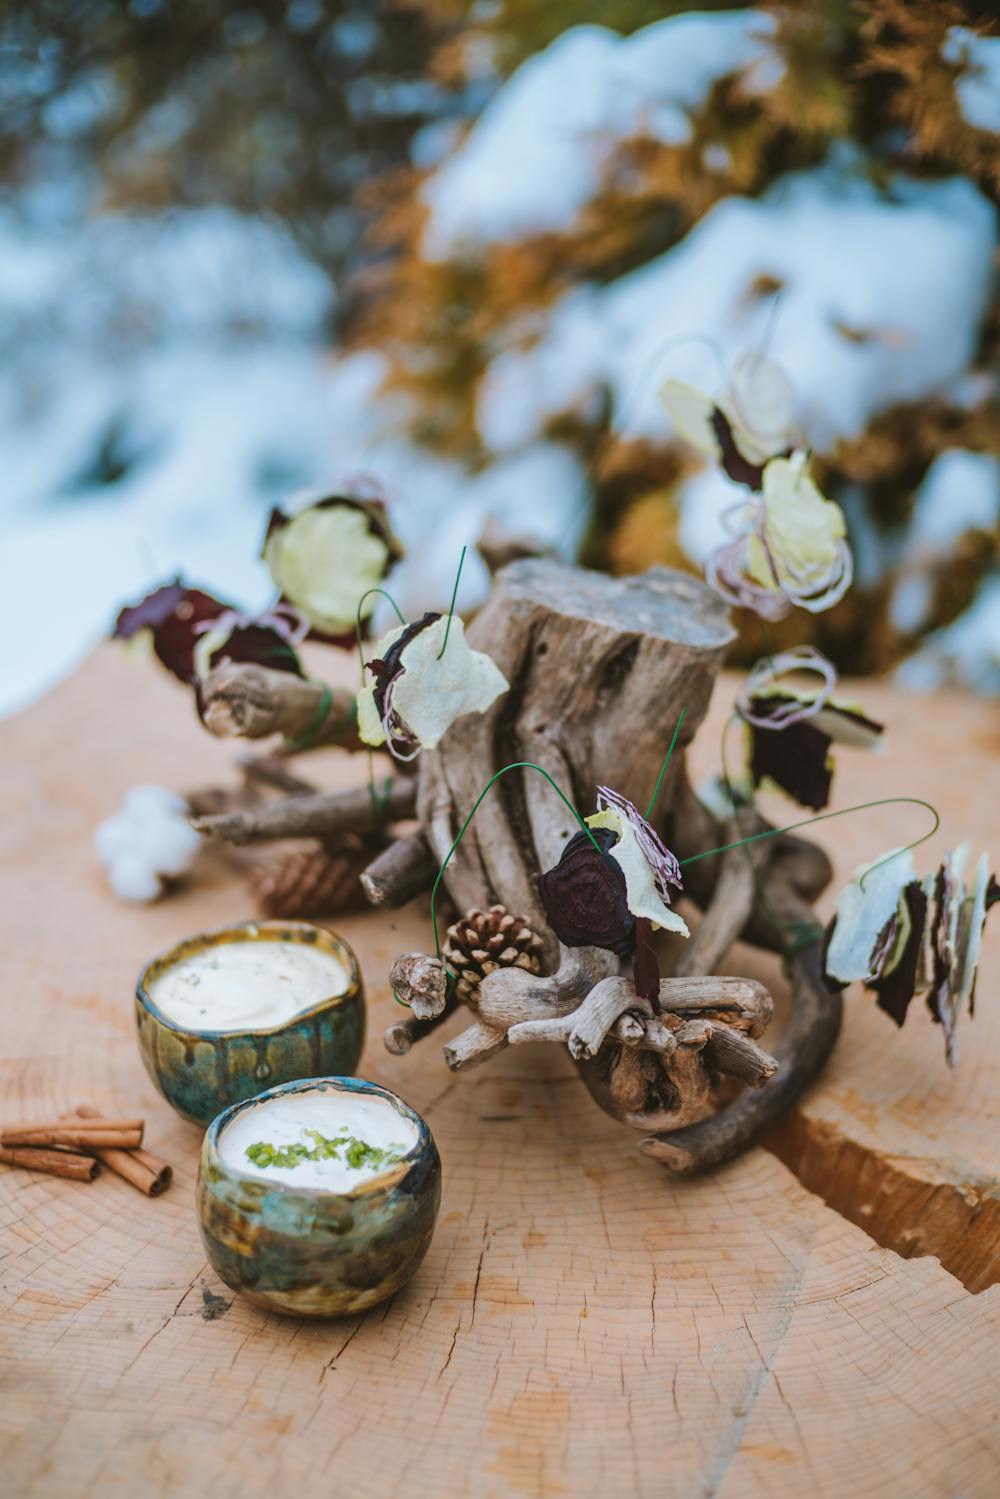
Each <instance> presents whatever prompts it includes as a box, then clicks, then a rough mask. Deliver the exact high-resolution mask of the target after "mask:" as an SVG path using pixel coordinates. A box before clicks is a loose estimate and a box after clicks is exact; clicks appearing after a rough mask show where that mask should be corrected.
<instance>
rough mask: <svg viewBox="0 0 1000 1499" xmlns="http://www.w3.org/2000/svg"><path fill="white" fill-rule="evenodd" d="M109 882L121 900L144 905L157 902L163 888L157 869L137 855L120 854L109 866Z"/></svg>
mask: <svg viewBox="0 0 1000 1499" xmlns="http://www.w3.org/2000/svg"><path fill="white" fill-rule="evenodd" d="M108 880H109V881H110V884H111V888H112V890H113V891H114V892H115V894H116V895H117V896H118V898H119V900H127V901H134V902H135V903H136V904H144V903H146V902H148V901H151V900H156V898H157V897H158V896H159V894H160V891H161V889H162V886H161V884H160V877H159V875H158V874H157V873H156V871H155V869H151V868H150V866H149V865H148V864H147V863H146V861H145V859H143V858H141V857H140V856H139V855H137V854H120V855H119V856H118V857H117V858H116V859H113V860H112V861H111V863H109V865H108Z"/></svg>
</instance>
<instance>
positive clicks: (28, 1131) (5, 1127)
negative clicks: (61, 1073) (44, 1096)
mask: <svg viewBox="0 0 1000 1499" xmlns="http://www.w3.org/2000/svg"><path fill="white" fill-rule="evenodd" d="M145 1123H146V1121H145V1119H104V1118H98V1119H94V1120H91V1121H90V1122H89V1123H88V1124H87V1128H88V1129H89V1130H91V1131H92V1132H93V1133H95V1134H97V1133H104V1132H105V1131H107V1130H111V1131H113V1132H114V1133H116V1134H117V1133H120V1132H125V1133H128V1134H134V1133H135V1132H136V1131H137V1130H138V1132H139V1133H140V1134H142V1129H143V1126H144V1124H145ZM69 1127H71V1128H80V1127H81V1126H79V1125H77V1124H71V1125H70V1126H69ZM66 1128H67V1120H66V1115H65V1114H61V1115H60V1116H59V1118H58V1119H46V1118H43V1119H21V1120H18V1121H17V1122H16V1123H14V1124H0V1131H2V1133H3V1135H4V1136H5V1137H6V1136H7V1135H11V1136H13V1135H35V1134H38V1133H39V1132H40V1131H42V1130H48V1129H66Z"/></svg>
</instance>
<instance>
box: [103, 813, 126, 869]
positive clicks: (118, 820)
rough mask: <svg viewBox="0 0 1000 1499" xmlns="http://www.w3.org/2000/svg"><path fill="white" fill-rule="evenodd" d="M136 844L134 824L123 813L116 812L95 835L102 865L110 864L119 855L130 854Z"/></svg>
mask: <svg viewBox="0 0 1000 1499" xmlns="http://www.w3.org/2000/svg"><path fill="white" fill-rule="evenodd" d="M134 842H135V831H134V824H133V822H132V819H131V818H129V817H126V816H125V814H124V813H123V812H116V813H115V815H114V817H109V818H108V819H107V821H106V822H102V823H101V825H100V827H99V828H98V829H97V830H96V832H95V833H94V848H95V849H96V850H97V857H98V858H99V859H100V861H101V863H102V864H110V863H111V861H112V859H115V858H116V857H117V856H118V855H119V854H124V853H128V851H129V850H130V849H131V848H132V846H133V844H134Z"/></svg>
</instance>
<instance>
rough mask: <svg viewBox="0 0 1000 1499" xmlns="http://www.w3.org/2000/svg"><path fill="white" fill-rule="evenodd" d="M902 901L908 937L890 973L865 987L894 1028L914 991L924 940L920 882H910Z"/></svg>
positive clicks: (923, 899) (924, 913)
mask: <svg viewBox="0 0 1000 1499" xmlns="http://www.w3.org/2000/svg"><path fill="white" fill-rule="evenodd" d="M903 899H904V900H905V902H906V909H907V911H908V912H909V917H910V934H909V936H908V937H907V939H906V945H905V947H904V948H903V951H902V953H901V954H900V957H899V961H898V962H897V963H896V965H895V967H893V968H892V969H891V970H890V972H889V973H883V974H882V975H881V976H880V977H879V978H877V979H872V980H870V982H869V983H868V984H867V986H866V987H867V988H869V989H871V991H872V993H873V994H874V995H875V996H876V1003H877V1005H878V1007H879V1009H880V1010H884V1011H885V1013H886V1014H887V1015H891V1016H892V1018H893V1020H895V1022H896V1024H897V1025H902V1024H903V1021H904V1020H905V1019H906V1012H907V1010H908V1009H909V1007H910V1001H911V1000H912V999H913V997H914V995H915V994H916V991H917V967H918V964H919V962H920V946H921V943H922V942H923V940H924V923H925V922H926V920H927V904H928V902H927V896H926V895H925V894H924V889H923V886H922V885H921V883H920V881H919V880H911V881H910V883H909V884H908V885H907V886H906V887H905V889H904V890H903Z"/></svg>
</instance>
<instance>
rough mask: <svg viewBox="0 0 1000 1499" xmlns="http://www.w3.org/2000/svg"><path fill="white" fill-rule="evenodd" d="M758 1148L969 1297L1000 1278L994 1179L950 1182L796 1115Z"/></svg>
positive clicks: (927, 1165) (910, 1160)
mask: <svg viewBox="0 0 1000 1499" xmlns="http://www.w3.org/2000/svg"><path fill="white" fill-rule="evenodd" d="M762 1143H763V1144H764V1145H765V1146H766V1147H767V1149H768V1150H770V1151H771V1152H772V1153H773V1154H774V1155H776V1156H777V1157H778V1159H779V1160H780V1161H781V1162H782V1163H783V1164H784V1165H785V1166H787V1167H788V1169H789V1170H790V1171H791V1172H792V1173H793V1175H794V1176H796V1177H797V1178H798V1180H799V1181H800V1182H801V1183H802V1185H803V1186H804V1187H805V1188H806V1189H807V1190H808V1191H810V1192H814V1193H815V1194H816V1196H817V1197H819V1198H821V1199H822V1200H823V1202H825V1203H826V1205H827V1207H829V1208H832V1209H833V1211H834V1212H836V1213H839V1214H840V1215H841V1217H843V1218H846V1219H847V1221H848V1222H849V1223H853V1224H854V1225H855V1226H856V1227H858V1228H860V1229H863V1231H864V1232H865V1233H866V1234H868V1236H869V1238H871V1239H873V1240H874V1241H875V1243H876V1244H879V1245H881V1246H882V1248H883V1249H891V1250H892V1251H893V1253H895V1254H898V1255H900V1256H901V1258H903V1259H915V1258H917V1257H919V1256H930V1257H931V1258H933V1259H936V1260H938V1262H939V1263H940V1264H941V1266H942V1267H943V1268H944V1269H945V1270H947V1271H949V1272H950V1274H952V1275H954V1276H955V1278H956V1279H957V1280H959V1281H961V1283H962V1285H963V1286H965V1288H966V1290H967V1291H971V1292H972V1293H973V1294H978V1293H979V1292H980V1291H985V1290H987V1289H988V1288H989V1287H990V1286H992V1285H996V1284H997V1282H998V1281H1000V1197H998V1195H997V1190H996V1184H995V1183H994V1182H973V1181H959V1180H948V1179H947V1178H946V1177H945V1176H944V1175H943V1173H942V1172H941V1171H940V1168H937V1167H935V1166H934V1164H933V1163H932V1162H931V1161H929V1160H921V1159H919V1158H917V1157H906V1156H902V1155H889V1154H886V1153H883V1152H881V1151H879V1150H877V1149H875V1148H873V1147H871V1146H868V1145H865V1144H864V1143H862V1142H861V1141H859V1140H855V1139H852V1138H851V1137H850V1136H849V1135H847V1134H845V1133H844V1132H843V1131H842V1130H839V1129H837V1128H836V1127H835V1126H834V1125H832V1124H830V1123H828V1122H826V1121H824V1120H819V1119H812V1118H810V1117H809V1116H808V1115H806V1114H804V1113H802V1112H801V1110H795V1111H794V1112H793V1113H791V1114H789V1115H787V1116H786V1117H785V1118H784V1119H782V1120H781V1121H780V1122H779V1123H778V1124H777V1125H775V1126H774V1128H773V1129H772V1130H771V1131H770V1132H769V1133H768V1135H767V1136H766V1137H765V1139H764V1140H763V1142H762Z"/></svg>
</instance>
